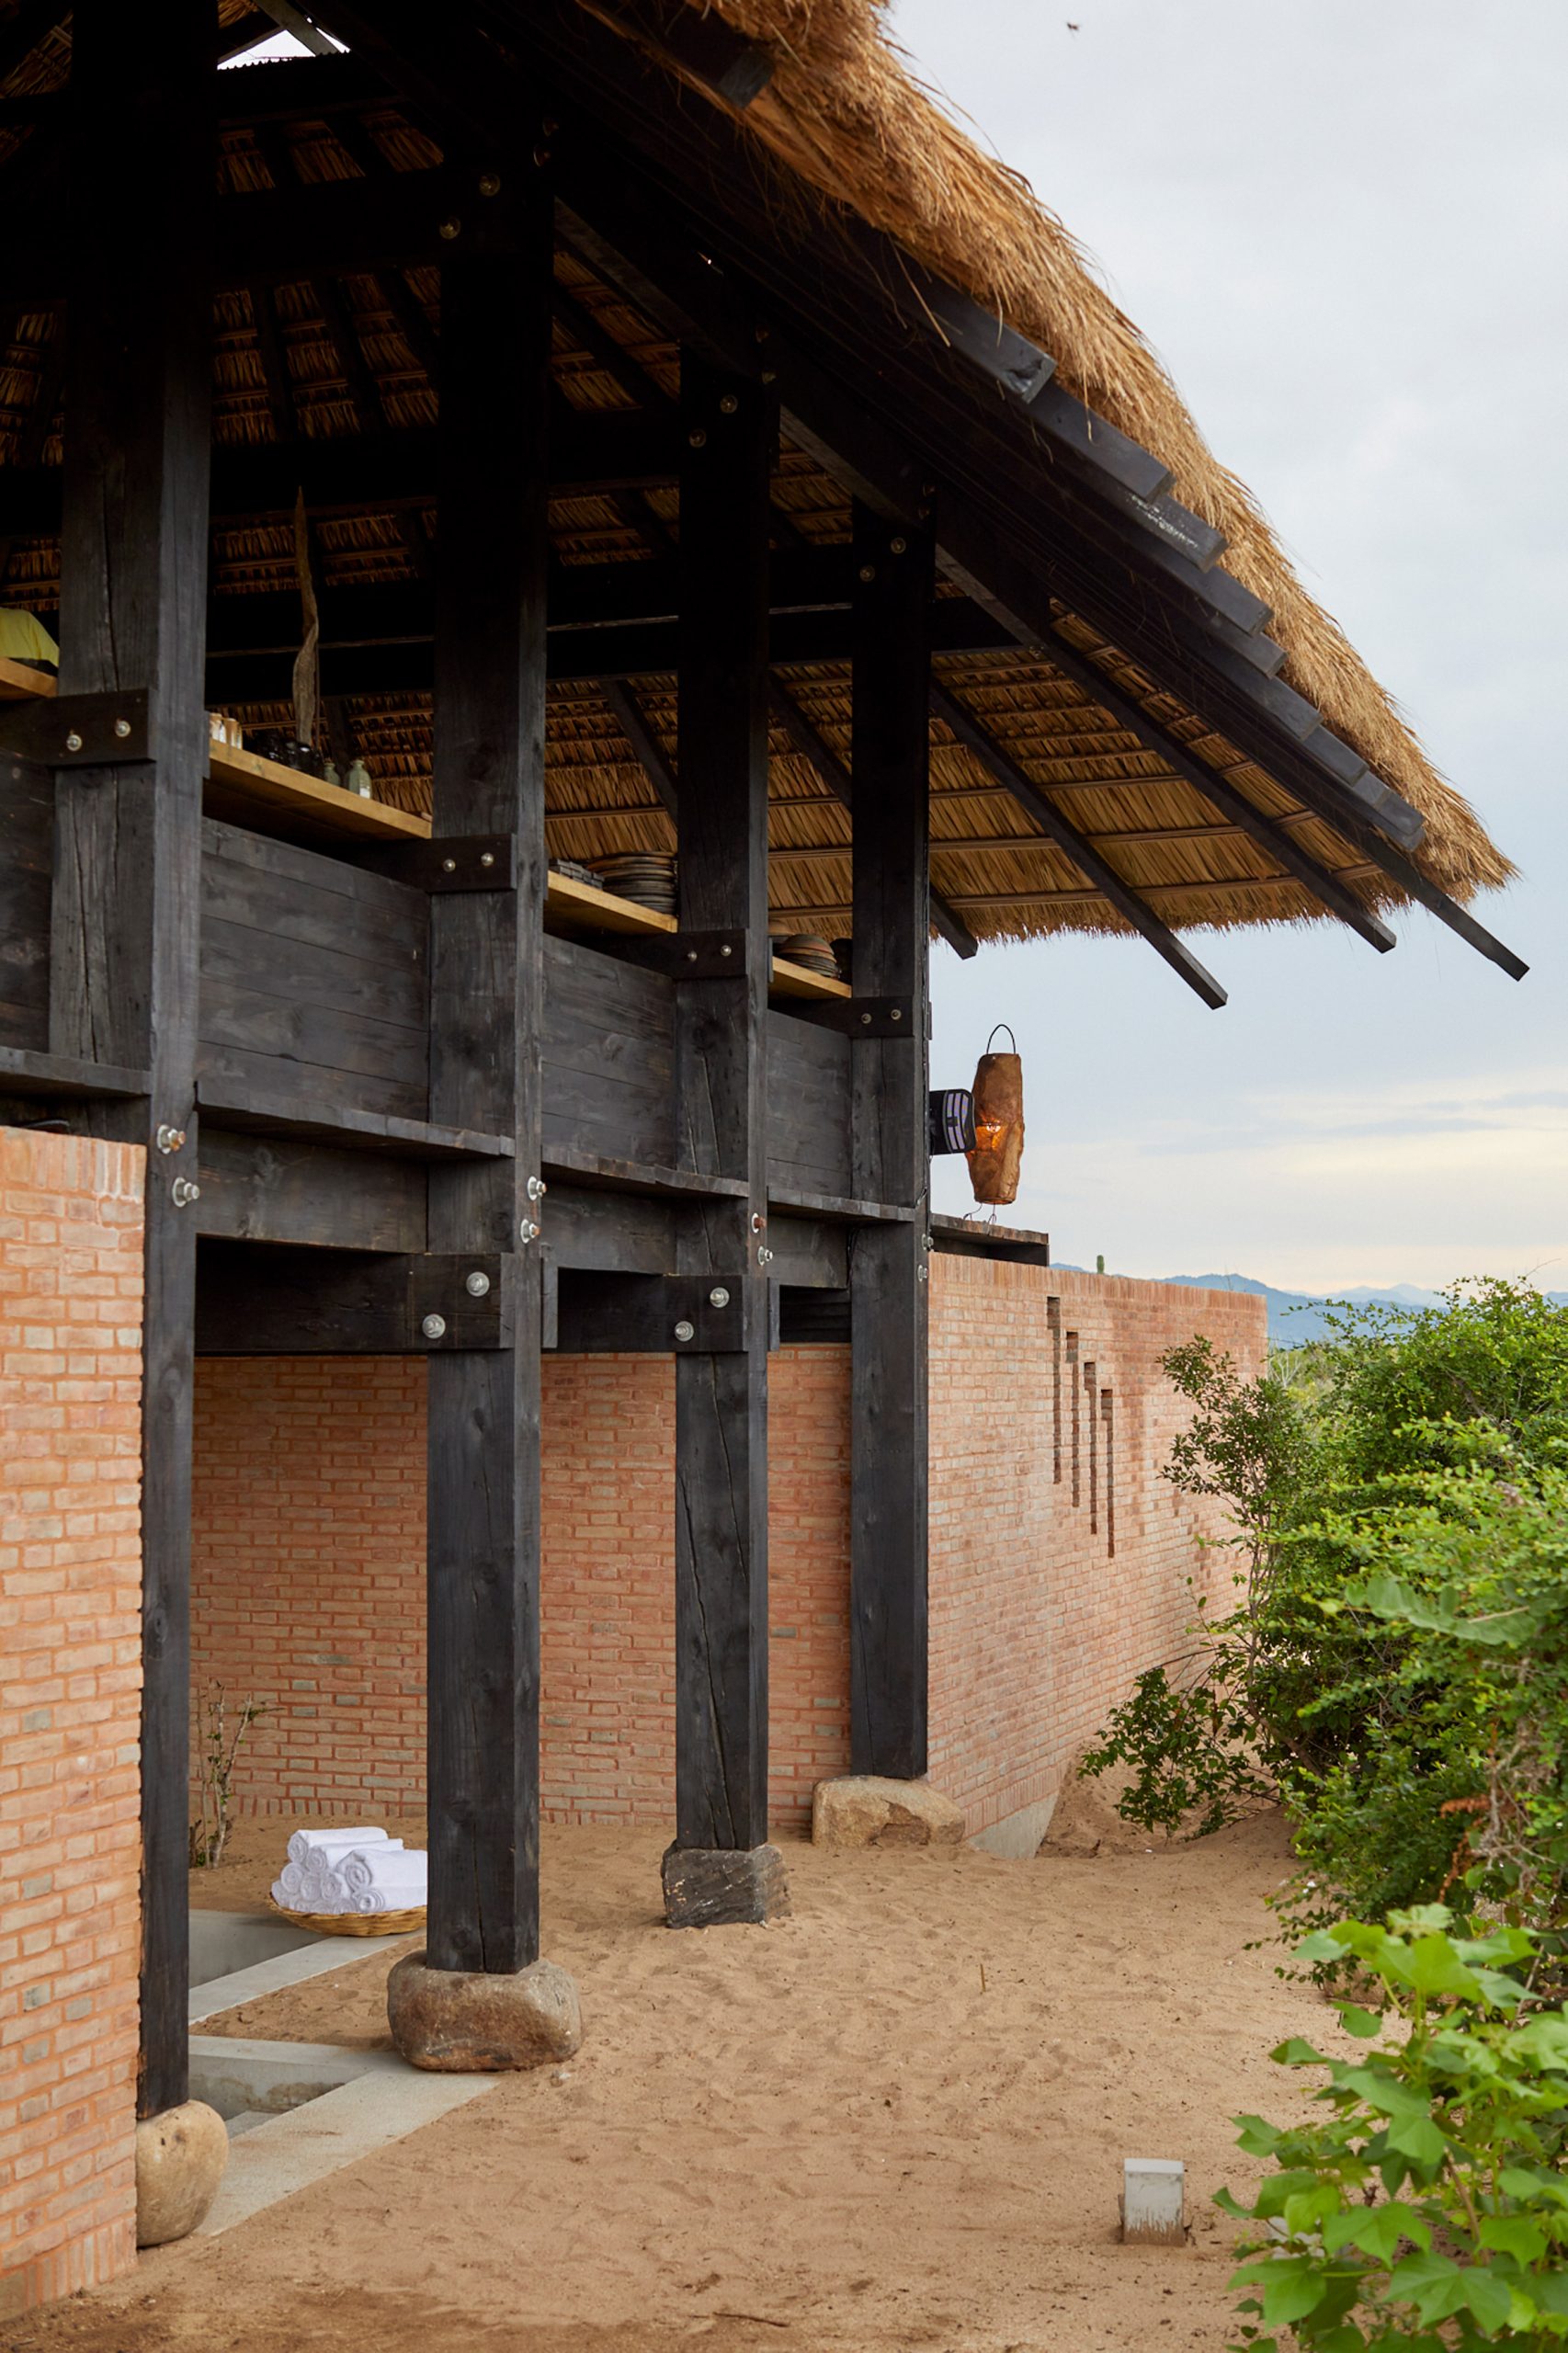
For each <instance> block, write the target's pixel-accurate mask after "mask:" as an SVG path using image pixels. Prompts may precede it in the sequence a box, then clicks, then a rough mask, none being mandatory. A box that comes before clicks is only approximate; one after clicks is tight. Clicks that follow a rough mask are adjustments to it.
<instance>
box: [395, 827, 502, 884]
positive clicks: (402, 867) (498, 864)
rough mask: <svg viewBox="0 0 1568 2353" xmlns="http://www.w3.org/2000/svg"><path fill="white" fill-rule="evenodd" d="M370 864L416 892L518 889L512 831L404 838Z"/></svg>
mask: <svg viewBox="0 0 1568 2353" xmlns="http://www.w3.org/2000/svg"><path fill="white" fill-rule="evenodd" d="M365 863H366V864H367V865H369V866H373V867H374V869H375V870H376V872H377V873H378V874H386V875H390V876H391V877H392V881H394V882H407V883H410V884H412V886H413V887H414V889H415V890H416V891H429V892H432V893H434V892H437V891H515V890H516V889H517V839H516V836H515V835H511V834H459V835H449V836H448V838H447V839H446V840H445V841H429V842H399V843H398V845H397V846H396V847H395V848H391V849H381V850H378V851H376V852H375V853H374V854H373V856H371V857H369V858H367V859H366V860H365Z"/></svg>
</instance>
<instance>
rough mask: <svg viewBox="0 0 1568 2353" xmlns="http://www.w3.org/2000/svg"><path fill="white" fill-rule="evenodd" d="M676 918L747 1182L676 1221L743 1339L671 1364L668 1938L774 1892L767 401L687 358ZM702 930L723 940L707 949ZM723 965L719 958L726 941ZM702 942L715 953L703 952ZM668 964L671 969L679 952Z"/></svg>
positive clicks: (709, 1122) (778, 1895)
mask: <svg viewBox="0 0 1568 2353" xmlns="http://www.w3.org/2000/svg"><path fill="white" fill-rule="evenodd" d="M681 424H682V431H683V439H684V445H685V446H684V450H683V456H682V465H681V486H680V574H681V611H680V636H679V662H680V716H679V772H680V774H679V797H680V922H681V931H682V934H683V937H686V938H687V939H688V940H689V942H690V943H691V944H693V945H696V944H697V943H699V941H700V942H701V943H702V945H703V949H704V953H703V967H704V970H708V971H711V970H713V969H714V968H715V967H716V965H718V964H719V963H720V962H725V963H730V964H733V971H734V977H733V978H730V977H728V976H727V975H726V976H725V977H722V978H714V979H690V980H684V979H683V980H679V981H678V982H677V989H678V995H677V1003H676V1090H677V1098H678V1127H679V1134H680V1139H681V1152H682V1157H683V1161H684V1164H685V1165H686V1166H687V1167H688V1168H691V1169H694V1170H697V1171H699V1173H701V1174H702V1175H704V1176H724V1177H729V1178H731V1179H738V1180H740V1181H742V1182H744V1186H745V1188H746V1190H745V1193H744V1196H736V1197H735V1198H733V1199H727V1200H725V1199H719V1200H714V1201H712V1202H710V1203H709V1204H707V1205H705V1206H704V1207H703V1208H702V1210H701V1211H697V1212H694V1213H692V1214H690V1215H689V1216H688V1218H687V1221H686V1223H685V1226H684V1230H683V1238H682V1240H681V1242H680V1245H679V1255H678V1270H679V1272H680V1273H681V1274H683V1275H688V1276H697V1277H699V1278H706V1277H711V1278H712V1279H713V1281H714V1284H715V1286H716V1287H722V1288H723V1289H724V1290H728V1291H729V1292H730V1293H731V1294H732V1297H734V1296H737V1295H738V1297H739V1300H740V1302H741V1304H742V1308H743V1319H742V1320H743V1329H744V1343H743V1345H742V1346H741V1347H739V1348H738V1349H734V1350H733V1351H730V1352H727V1353H724V1354H718V1353H703V1354H692V1355H687V1356H682V1355H681V1354H680V1347H679V1342H678V1340H677V1339H676V1338H674V1337H672V1342H671V1345H672V1346H673V1347H675V1348H676V1838H675V1844H674V1846H673V1847H671V1848H670V1850H669V1852H668V1854H667V1855H666V1856H665V1906H666V1910H667V1913H668V1916H669V1918H670V1921H671V1923H672V1925H674V1926H676V1927H684V1926H700V1925H704V1924H706V1923H708V1922H710V1921H718V1920H756V1919H763V1918H766V1917H767V1915H768V1914H769V1912H777V1911H778V1910H779V1909H781V1908H782V1906H783V1904H784V1902H785V1901H786V1894H785V1888H784V1880H783V1866H782V1863H781V1861H780V1859H779V1857H778V1850H777V1848H775V1847H770V1846H768V1845H767V1258H766V1256H765V1253H766V1250H767V1239H766V1235H767V1225H766V1217H767V1138H766V1131H765V1124H764V1121H765V1109H766V1104H765V1096H764V1044H765V1037H766V1029H765V1025H766V1022H767V955H768V947H767V592H768V570H767V567H768V523H767V485H768V475H769V472H770V469H771V466H772V461H773V451H774V446H775V442H776V439H777V433H778V417H777V411H776V408H775V405H774V403H773V400H772V398H771V397H770V395H769V394H768V393H767V392H765V391H764V390H763V388H762V387H761V386H759V385H757V384H755V383H748V382H746V381H743V380H741V379H738V378H737V379H733V380H732V379H730V378H728V377H726V376H723V375H721V374H720V373H718V372H717V371H716V370H715V369H712V368H710V367H709V366H708V365H707V364H706V363H705V362H703V361H702V360H700V359H699V358H695V357H694V356H693V355H692V354H691V353H689V352H688V353H687V354H686V355H685V357H684V358H683V360H682V367H681ZM715 935H723V937H722V938H717V939H716V938H715V937H714V936H715ZM726 947H727V948H728V949H729V955H728V957H727V958H726V957H725V956H724V952H723V951H724V949H725V948H726ZM709 949H711V951H712V952H711V954H710V953H708V952H707V951H708V950H709ZM676 971H677V973H678V972H679V971H680V961H679V958H678V956H677V962H676Z"/></svg>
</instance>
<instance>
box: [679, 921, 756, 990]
mask: <svg viewBox="0 0 1568 2353" xmlns="http://www.w3.org/2000/svg"><path fill="white" fill-rule="evenodd" d="M658 946H659V950H660V955H659V961H660V963H661V964H662V965H663V967H664V969H665V972H668V973H669V975H670V978H671V979H672V980H675V981H744V979H745V978H746V974H747V969H748V968H747V961H746V936H745V933H744V931H677V932H676V933H675V934H673V936H672V937H671V938H668V939H663V940H660V942H659V943H658Z"/></svg>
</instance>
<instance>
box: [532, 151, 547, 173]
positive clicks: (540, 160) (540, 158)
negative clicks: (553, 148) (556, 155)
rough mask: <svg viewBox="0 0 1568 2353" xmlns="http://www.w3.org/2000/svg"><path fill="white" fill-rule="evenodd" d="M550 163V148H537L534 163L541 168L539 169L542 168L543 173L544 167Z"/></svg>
mask: <svg viewBox="0 0 1568 2353" xmlns="http://www.w3.org/2000/svg"><path fill="white" fill-rule="evenodd" d="M549 161H550V150H549V148H548V147H536V148H535V149H534V162H535V163H536V164H537V165H538V166H539V168H540V171H541V172H542V171H543V169H544V167H545V165H546V164H548V163H549Z"/></svg>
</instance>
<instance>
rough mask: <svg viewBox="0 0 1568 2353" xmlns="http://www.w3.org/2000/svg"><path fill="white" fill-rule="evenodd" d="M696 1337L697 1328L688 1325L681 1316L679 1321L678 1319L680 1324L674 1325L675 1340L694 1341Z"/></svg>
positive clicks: (693, 1325)
mask: <svg viewBox="0 0 1568 2353" xmlns="http://www.w3.org/2000/svg"><path fill="white" fill-rule="evenodd" d="M696 1337H697V1326H696V1324H688V1323H687V1320H686V1318H685V1316H684V1315H683V1316H682V1317H681V1319H680V1322H679V1323H678V1324H676V1339H677V1340H695V1339H696Z"/></svg>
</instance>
